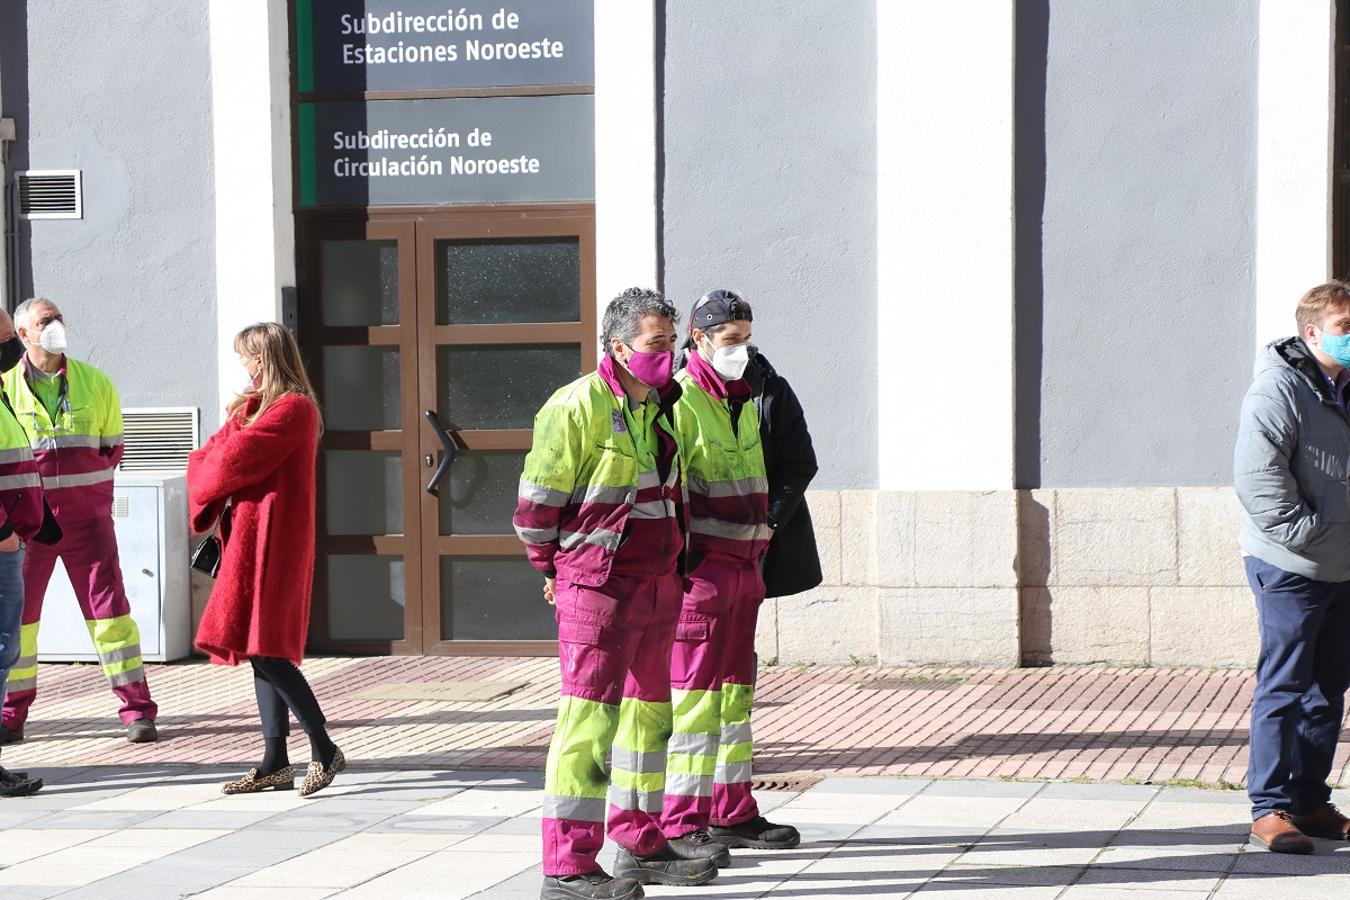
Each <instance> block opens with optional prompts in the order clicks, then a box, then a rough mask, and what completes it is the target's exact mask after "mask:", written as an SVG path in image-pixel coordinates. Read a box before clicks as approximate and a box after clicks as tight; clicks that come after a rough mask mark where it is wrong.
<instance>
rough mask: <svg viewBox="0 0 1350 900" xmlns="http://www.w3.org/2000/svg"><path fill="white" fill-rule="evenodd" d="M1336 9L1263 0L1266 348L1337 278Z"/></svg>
mask: <svg viewBox="0 0 1350 900" xmlns="http://www.w3.org/2000/svg"><path fill="white" fill-rule="evenodd" d="M1335 20H1336V10H1335V3H1333V2H1332V0H1298V2H1291V0H1261V13H1260V28H1261V33H1260V40H1259V44H1258V59H1257V79H1258V87H1257V104H1258V109H1257V117H1258V123H1257V151H1256V169H1257V174H1256V328H1255V338H1256V347H1257V348H1258V349H1259V348H1260V347H1263V346H1264V345H1265V344H1267V343H1268V342H1270V341H1271V340H1273V339H1275V338H1278V337H1283V336H1285V335H1289V334H1293V333H1294V330H1295V326H1294V305H1295V304H1296V303H1297V302H1298V298H1299V297H1301V296H1302V295H1303V294H1304V292H1305V291H1307V290H1308V288H1310V287H1313V286H1315V285H1317V284H1319V283H1321V282H1323V281H1325V280H1326V279H1327V277H1328V276H1329V274H1330V273H1331V187H1332V181H1331V179H1332V136H1333V127H1334V109H1335V107H1334V94H1333V91H1334V84H1335V67H1334V65H1333V53H1334V45H1335Z"/></svg>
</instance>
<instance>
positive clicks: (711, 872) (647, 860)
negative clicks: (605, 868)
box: [614, 843, 717, 887]
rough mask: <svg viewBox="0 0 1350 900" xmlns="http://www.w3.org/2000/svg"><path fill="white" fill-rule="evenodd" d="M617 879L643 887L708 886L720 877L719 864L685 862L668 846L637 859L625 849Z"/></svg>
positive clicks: (617, 861)
mask: <svg viewBox="0 0 1350 900" xmlns="http://www.w3.org/2000/svg"><path fill="white" fill-rule="evenodd" d="M614 875H615V877H618V878H631V879H633V880H634V881H640V882H642V883H643V884H671V885H675V886H677V887H679V886H686V887H688V886H693V885H699V884H707V883H708V882H710V881H712V880H713V879H714V878H716V877H717V863H715V862H713V861H712V860H711V859H685V858H684V857H682V856H680V854H678V853H676V852H675V851H674V849H672V848H671V846H670V844H669V843H667V844H666V845H665V846H664V847H662V848H661V849H660V850H657V851H656V852H655V853H649V854H647V855H646V856H634V855H633V854H632V853H629V852H628V851H627V850H625V849H623V848H622V847H620V848H619V852H618V854H617V856H616V858H615V860H614Z"/></svg>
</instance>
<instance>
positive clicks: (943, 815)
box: [872, 791, 1027, 830]
mask: <svg viewBox="0 0 1350 900" xmlns="http://www.w3.org/2000/svg"><path fill="white" fill-rule="evenodd" d="M1026 802H1027V801H1026V798H1024V797H989V798H980V797H940V796H930V795H929V794H928V792H927V791H925V792H924V793H922V794H919V795H918V796H916V797H914V798H912V799H910V800H908V801H906V802H905V804H904V805H903V806H901V807H900V808H899V809H897V810H896V811H895V812H893V813H889V814H888V815H886V816H884V817H882V818H881V819H878V820H877V821H876V822H873V823H872V824H874V825H930V826H942V827H952V828H962V829H971V828H978V829H981V830H984V829H988V828H992V827H993V826H995V825H997V824H998V823H999V822H1001V821H1002V820H1003V819H1005V818H1007V817H1008V816H1010V815H1012V814H1013V813H1015V812H1016V811H1017V810H1018V808H1019V807H1021V806H1022V804H1024V803H1026Z"/></svg>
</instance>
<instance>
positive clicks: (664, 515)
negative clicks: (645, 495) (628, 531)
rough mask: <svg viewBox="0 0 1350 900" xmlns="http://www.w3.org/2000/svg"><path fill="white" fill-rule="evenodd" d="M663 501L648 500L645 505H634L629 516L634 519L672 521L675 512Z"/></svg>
mask: <svg viewBox="0 0 1350 900" xmlns="http://www.w3.org/2000/svg"><path fill="white" fill-rule="evenodd" d="M671 507H672V504H670V503H667V502H666V501H665V500H648V501H647V502H646V503H634V504H633V511H632V512H631V513H629V516H630V517H631V518H634V519H673V518H674V517H675V510H674V509H672V508H671Z"/></svg>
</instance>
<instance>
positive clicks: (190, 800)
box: [74, 784, 220, 812]
mask: <svg viewBox="0 0 1350 900" xmlns="http://www.w3.org/2000/svg"><path fill="white" fill-rule="evenodd" d="M219 796H220V788H219V787H218V786H217V785H215V784H157V785H152V786H150V787H142V788H135V789H133V790H130V791H127V792H126V793H124V794H118V795H116V796H114V797H104V798H102V799H99V800H94V801H92V802H89V803H82V804H80V805H79V806H78V807H74V808H75V809H79V810H81V811H87V812H100V811H107V810H113V811H118V810H141V809H147V810H159V811H167V810H171V809H182V808H183V807H184V806H192V805H193V804H196V803H205V802H207V801H208V800H215V799H216V798H217V797H219Z"/></svg>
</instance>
